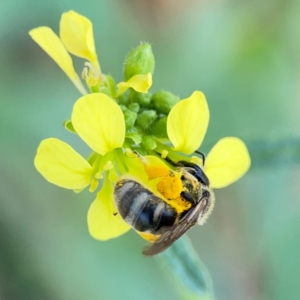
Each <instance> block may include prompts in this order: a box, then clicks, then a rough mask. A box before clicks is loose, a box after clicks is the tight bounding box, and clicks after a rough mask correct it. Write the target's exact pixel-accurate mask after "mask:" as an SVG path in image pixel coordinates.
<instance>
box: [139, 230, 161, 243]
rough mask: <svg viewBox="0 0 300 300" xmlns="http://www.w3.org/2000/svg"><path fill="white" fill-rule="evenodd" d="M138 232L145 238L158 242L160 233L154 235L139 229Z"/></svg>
mask: <svg viewBox="0 0 300 300" xmlns="http://www.w3.org/2000/svg"><path fill="white" fill-rule="evenodd" d="M137 233H138V234H139V235H140V236H141V237H142V238H143V239H145V240H147V241H148V242H151V243H154V242H156V241H157V240H158V239H159V238H160V235H153V234H151V233H146V232H140V231H137Z"/></svg>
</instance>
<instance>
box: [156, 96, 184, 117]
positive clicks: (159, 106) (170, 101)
mask: <svg viewBox="0 0 300 300" xmlns="http://www.w3.org/2000/svg"><path fill="white" fill-rule="evenodd" d="M178 102H179V98H178V97H177V96H175V95H174V94H172V93H170V92H167V91H159V92H156V93H155V94H154V95H153V96H152V98H151V106H152V107H153V108H155V110H156V111H157V112H159V113H162V114H166V115H167V114H168V113H169V112H170V110H171V109H172V107H173V106H174V105H175V104H176V103H178Z"/></svg>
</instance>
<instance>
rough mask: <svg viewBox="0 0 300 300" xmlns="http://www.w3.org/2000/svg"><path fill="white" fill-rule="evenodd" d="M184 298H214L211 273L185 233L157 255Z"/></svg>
mask: <svg viewBox="0 0 300 300" xmlns="http://www.w3.org/2000/svg"><path fill="white" fill-rule="evenodd" d="M156 259H157V261H158V262H159V264H160V266H161V267H162V268H163V269H164V270H165V271H166V272H167V274H168V275H169V276H170V277H171V279H172V282H173V283H174V286H176V288H177V289H178V291H179V293H180V295H181V298H180V299H184V300H194V299H195V300H196V299H197V300H213V299H214V295H213V286H212V280H211V277H210V274H209V272H208V270H207V268H206V267H205V265H204V264H203V263H202V261H201V260H200V258H199V257H198V254H197V252H196V251H195V249H194V248H193V246H192V244H191V242H190V240H189V238H188V237H187V236H186V235H185V236H183V237H182V238H180V239H179V240H177V241H176V242H175V243H174V244H173V245H172V246H171V247H170V248H169V249H167V250H166V251H165V252H163V253H161V254H159V255H157V256H156Z"/></svg>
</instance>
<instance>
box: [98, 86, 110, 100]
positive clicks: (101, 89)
mask: <svg viewBox="0 0 300 300" xmlns="http://www.w3.org/2000/svg"><path fill="white" fill-rule="evenodd" d="M98 92H99V93H103V94H105V95H107V96H108V97H110V98H112V95H111V93H110V90H109V89H108V88H107V87H105V86H101V87H100V88H99V90H98Z"/></svg>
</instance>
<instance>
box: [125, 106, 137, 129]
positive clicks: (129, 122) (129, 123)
mask: <svg viewBox="0 0 300 300" xmlns="http://www.w3.org/2000/svg"><path fill="white" fill-rule="evenodd" d="M123 114H124V119H125V124H126V130H128V129H130V128H132V127H133V125H134V123H135V121H136V118H137V113H136V112H133V111H131V110H129V109H125V110H123Z"/></svg>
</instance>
